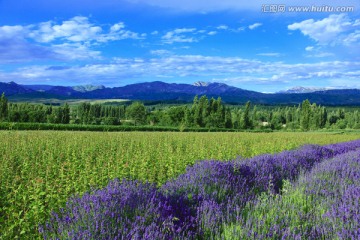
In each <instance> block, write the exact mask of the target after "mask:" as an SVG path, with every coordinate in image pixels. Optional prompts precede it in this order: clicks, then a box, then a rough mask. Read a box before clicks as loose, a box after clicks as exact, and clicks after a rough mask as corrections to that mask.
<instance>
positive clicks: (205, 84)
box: [193, 81, 209, 87]
mask: <svg viewBox="0 0 360 240" xmlns="http://www.w3.org/2000/svg"><path fill="white" fill-rule="evenodd" d="M193 85H194V86H197V87H206V86H208V85H209V83H207V82H200V81H199V82H194V83H193Z"/></svg>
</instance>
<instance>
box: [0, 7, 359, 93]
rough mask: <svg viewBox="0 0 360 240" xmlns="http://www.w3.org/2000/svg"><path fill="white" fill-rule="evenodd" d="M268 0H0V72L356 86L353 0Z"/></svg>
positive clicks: (79, 79)
mask: <svg viewBox="0 0 360 240" xmlns="http://www.w3.org/2000/svg"><path fill="white" fill-rule="evenodd" d="M271 1H273V0H255V1H246V3H244V2H242V1H241V0H222V1H216V0H207V1H206V0H182V1H171V0H102V1H95V0H71V1H70V0H47V1H45V0H32V1H28V0H0V81H1V82H10V81H15V82H17V83H20V84H51V85H68V86H73V85H83V84H95V85H99V84H102V85H105V86H109V87H113V86H123V85H127V84H131V83H139V82H145V81H164V82H169V83H193V82H195V81H205V82H223V83H226V84H229V85H233V86H237V87H240V88H244V89H249V90H255V91H260V92H276V91H279V90H283V89H287V88H291V87H294V86H308V87H341V88H343V87H345V88H354V87H355V88H360V81H359V80H360V10H359V9H360V3H359V1H357V0H344V1H340V0H332V1H324V0H307V1H299V0H287V1H283V2H286V4H284V5H282V6H278V5H275V3H276V1H274V2H271ZM294 6H296V7H300V10H301V9H302V10H303V11H298V12H293V11H292V7H294ZM282 7H284V10H280V9H282ZM307 7H309V8H310V10H309V9H306V8H307ZM318 7H322V10H323V11H322V12H320V11H319V8H318ZM325 7H333V9H330V8H325ZM337 7H342V8H341V9H337ZM347 7H350V8H348V9H346V8H347ZM276 8H277V9H278V10H276V11H278V12H275V10H274V9H276ZM311 8H312V9H313V10H311ZM270 10H271V11H272V12H270Z"/></svg>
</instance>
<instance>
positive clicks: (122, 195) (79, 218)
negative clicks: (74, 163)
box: [40, 140, 360, 239]
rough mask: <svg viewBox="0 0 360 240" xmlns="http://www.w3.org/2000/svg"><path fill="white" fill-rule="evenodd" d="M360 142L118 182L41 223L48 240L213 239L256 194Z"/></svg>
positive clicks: (72, 202) (309, 147)
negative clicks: (166, 177)
mask: <svg viewBox="0 0 360 240" xmlns="http://www.w3.org/2000/svg"><path fill="white" fill-rule="evenodd" d="M359 147H360V141H359V140H357V141H352V142H347V143H339V144H332V145H328V146H316V145H307V146H303V147H302V148H300V149H298V150H294V151H285V152H282V153H280V154H275V155H270V154H266V155H261V156H258V157H254V158H251V159H236V160H233V161H229V162H220V161H215V160H206V161H200V162H198V163H196V164H195V165H194V166H191V167H188V168H187V171H186V173H184V174H182V175H180V176H179V177H178V178H176V179H174V180H171V181H168V182H167V183H165V184H164V185H163V186H162V187H161V188H156V187H155V186H154V185H152V184H150V183H140V182H137V181H128V180H123V181H119V180H114V181H112V182H110V183H109V185H108V186H107V187H106V188H104V189H101V190H94V191H92V192H90V193H86V194H84V195H83V196H82V197H74V198H72V199H70V200H69V201H68V203H67V205H66V207H65V208H64V209H62V210H61V211H60V212H59V213H53V216H52V218H51V219H50V220H49V221H48V222H47V223H46V224H44V225H42V226H41V227H40V232H41V233H42V235H43V236H44V238H45V239H56V238H60V239H68V238H70V239H195V238H197V239H209V238H214V237H215V236H217V235H218V234H219V233H220V232H221V231H222V226H223V223H226V222H233V221H235V220H236V216H238V213H239V211H240V210H241V209H242V208H243V207H244V206H245V204H246V203H247V202H249V201H252V200H254V199H255V198H256V196H258V195H259V193H262V192H267V191H271V192H274V193H277V192H279V190H280V189H281V188H282V184H283V180H285V179H287V180H295V179H296V178H297V177H298V176H299V174H300V172H302V171H309V170H310V169H311V168H312V167H313V166H314V164H316V163H318V162H320V161H323V160H324V159H328V158H331V157H334V156H336V155H338V154H342V153H345V152H348V151H351V150H355V149H357V148H359Z"/></svg>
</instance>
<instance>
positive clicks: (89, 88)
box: [20, 85, 105, 94]
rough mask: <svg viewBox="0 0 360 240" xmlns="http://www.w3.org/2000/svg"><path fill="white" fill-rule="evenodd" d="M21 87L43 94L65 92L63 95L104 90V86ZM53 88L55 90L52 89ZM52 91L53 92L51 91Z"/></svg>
mask: <svg viewBox="0 0 360 240" xmlns="http://www.w3.org/2000/svg"><path fill="white" fill-rule="evenodd" d="M20 86H23V87H24V88H27V89H31V90H34V91H39V92H45V91H57V92H59V91H60V92H61V90H63V91H65V94H67V93H68V92H69V91H71V89H72V90H74V91H76V92H91V91H94V90H97V89H104V88H105V86H103V85H98V86H95V85H80V86H74V87H61V88H60V86H52V85H20ZM53 88H55V89H53ZM51 89H53V90H51Z"/></svg>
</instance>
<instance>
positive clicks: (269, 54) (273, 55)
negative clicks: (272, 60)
mask: <svg viewBox="0 0 360 240" xmlns="http://www.w3.org/2000/svg"><path fill="white" fill-rule="evenodd" d="M256 55H258V56H264V57H280V56H281V54H280V53H275V52H269V53H258V54H256Z"/></svg>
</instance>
